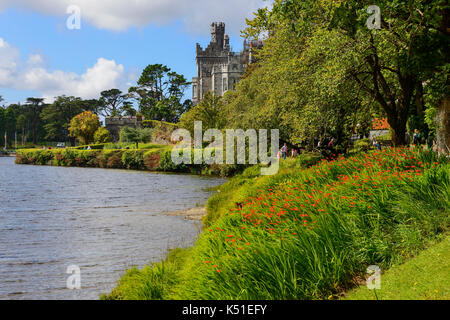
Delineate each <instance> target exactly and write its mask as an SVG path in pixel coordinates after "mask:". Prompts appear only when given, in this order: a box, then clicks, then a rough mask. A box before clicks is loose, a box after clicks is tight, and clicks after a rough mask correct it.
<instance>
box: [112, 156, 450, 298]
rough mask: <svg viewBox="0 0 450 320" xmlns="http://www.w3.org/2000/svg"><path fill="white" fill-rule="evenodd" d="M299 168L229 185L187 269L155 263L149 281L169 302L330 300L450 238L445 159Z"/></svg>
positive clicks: (368, 159)
mask: <svg viewBox="0 0 450 320" xmlns="http://www.w3.org/2000/svg"><path fill="white" fill-rule="evenodd" d="M298 161H299V160H289V161H282V166H281V168H280V171H279V173H278V174H277V175H275V176H269V177H258V170H257V169H258V168H257V167H254V168H250V169H247V170H246V171H245V172H244V173H243V174H242V175H239V176H238V177H235V178H233V179H231V180H230V181H229V182H228V183H227V184H225V185H224V186H223V187H222V188H221V189H220V191H221V192H219V193H218V195H216V196H214V197H212V198H211V199H210V201H209V202H208V217H207V218H206V220H205V226H206V229H205V230H204V232H203V233H202V234H201V235H200V237H199V239H198V241H197V242H196V245H195V246H194V247H193V248H192V249H191V251H189V254H188V255H186V256H185V258H184V263H183V264H181V265H179V267H177V268H175V269H171V270H170V271H167V270H166V269H161V266H162V264H157V265H156V266H153V267H152V268H151V270H152V271H151V272H150V271H145V272H146V273H145V274H146V276H145V277H146V279H147V280H145V281H147V282H148V283H155V285H156V284H158V283H161V282H158V281H159V280H157V279H160V278H164V279H167V280H166V281H165V282H164V283H163V284H162V287H160V288H162V289H161V290H162V291H163V293H162V294H161V296H163V297H164V298H165V299H171V298H174V299H324V298H327V297H329V296H330V295H331V296H333V295H337V294H339V293H341V292H343V291H345V290H347V289H349V288H351V287H353V286H355V284H356V279H357V278H360V277H361V276H363V275H364V273H365V270H366V268H367V266H369V265H373V264H376V265H378V266H380V267H381V268H382V269H383V270H386V269H388V268H389V267H390V266H391V265H393V264H398V263H401V262H403V261H405V260H406V259H407V258H408V257H410V256H412V255H414V254H416V253H417V252H419V251H420V250H422V249H424V247H425V246H426V243H427V242H428V241H430V240H431V239H433V238H436V237H439V236H440V235H441V234H444V233H446V232H447V231H448V227H449V212H450V199H449V197H450V183H449V181H450V174H449V172H450V170H449V169H450V165H449V164H448V162H447V160H446V159H445V158H438V157H437V156H436V154H434V153H419V152H416V151H410V150H408V149H405V148H397V149H394V148H386V149H384V150H383V151H373V152H370V153H364V154H360V155H357V156H352V157H349V158H344V157H341V156H339V157H337V158H336V159H332V160H331V161H322V162H320V163H318V164H316V165H314V166H312V167H310V168H309V169H300V168H299V162H298ZM154 273H156V274H158V277H159V278H158V277H155V274H154ZM168 279H170V281H169V280H168ZM169 282H170V283H169ZM132 283H134V284H132ZM139 283H141V282H140V281H134V282H133V281H127V280H125V278H124V279H123V282H121V283H120V284H119V286H118V288H117V289H116V291H115V292H120V293H121V294H120V295H117V296H115V297H120V298H130V297H134V296H133V295H132V294H133V292H134V290H137V291H139V290H140V289H133V288H141V285H140V284H139ZM122 288H124V289H122ZM149 290H150V289H149ZM140 296H146V297H150V296H152V294H150V293H148V294H147V295H143V294H140Z"/></svg>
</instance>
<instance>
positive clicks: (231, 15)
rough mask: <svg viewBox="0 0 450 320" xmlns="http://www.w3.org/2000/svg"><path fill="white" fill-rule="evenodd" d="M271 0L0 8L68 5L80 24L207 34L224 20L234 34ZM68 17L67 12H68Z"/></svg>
mask: <svg viewBox="0 0 450 320" xmlns="http://www.w3.org/2000/svg"><path fill="white" fill-rule="evenodd" d="M269 2H272V1H267V2H266V1H264V0H95V1H94V0H0V10H1V9H5V8H9V7H15V8H22V9H26V10H31V11H36V12H39V13H43V14H50V15H54V16H65V15H67V14H66V10H67V8H68V7H69V6H70V5H77V6H79V7H80V9H81V23H82V25H83V23H84V22H88V23H90V24H92V25H94V26H96V27H97V28H100V29H108V30H114V31H123V30H126V29H128V28H130V27H144V26H147V25H148V24H157V25H164V24H168V23H172V22H176V21H181V22H182V23H183V25H184V27H185V28H186V30H187V31H188V32H191V33H207V32H208V26H209V24H210V23H211V22H213V21H224V22H225V23H226V24H227V30H228V32H229V33H230V34H237V33H238V32H239V30H241V29H242V28H243V27H244V25H245V18H248V17H251V15H252V13H253V12H255V11H256V9H258V8H260V7H264V6H266V5H268V4H269ZM67 16H68V15H67Z"/></svg>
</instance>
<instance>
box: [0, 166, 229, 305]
mask: <svg viewBox="0 0 450 320" xmlns="http://www.w3.org/2000/svg"><path fill="white" fill-rule="evenodd" d="M224 182H225V180H223V179H218V178H210V177H198V176H190V175H174V174H155V173H149V172H143V171H128V170H107V169H93V168H62V167H46V166H27V165H15V164H14V159H13V158H1V157H0V299H98V297H99V295H100V294H101V293H109V292H110V290H111V289H112V288H114V286H115V285H116V282H117V280H118V279H119V278H120V276H121V275H122V274H123V273H124V271H125V270H126V269H127V268H130V267H132V266H137V267H143V266H144V265H146V264H148V263H149V262H156V261H160V260H162V259H164V257H165V255H166V254H167V249H169V248H175V247H185V246H189V245H191V244H192V243H193V241H194V239H195V237H196V236H197V234H198V232H199V226H198V222H197V225H196V224H195V223H194V222H193V221H187V220H185V219H184V218H183V217H175V216H166V215H164V212H166V211H176V210H183V209H188V208H192V207H195V206H197V205H201V204H204V203H205V202H206V200H207V199H208V197H209V196H210V195H211V193H212V191H210V190H208V187H212V186H217V185H220V184H223V183H224ZM70 265H76V266H78V267H79V268H80V271H81V289H79V290H77V289H75V290H70V289H67V284H66V282H67V279H68V277H69V276H70V274H67V273H66V272H67V267H68V266H70Z"/></svg>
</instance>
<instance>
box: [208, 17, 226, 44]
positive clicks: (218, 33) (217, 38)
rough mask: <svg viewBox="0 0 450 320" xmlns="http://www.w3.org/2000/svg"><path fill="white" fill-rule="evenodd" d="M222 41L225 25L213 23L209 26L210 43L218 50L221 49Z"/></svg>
mask: <svg viewBox="0 0 450 320" xmlns="http://www.w3.org/2000/svg"><path fill="white" fill-rule="evenodd" d="M224 39H225V23H223V22H213V23H212V24H211V43H212V44H215V45H216V46H217V48H218V49H223V44H224V43H223V41H224Z"/></svg>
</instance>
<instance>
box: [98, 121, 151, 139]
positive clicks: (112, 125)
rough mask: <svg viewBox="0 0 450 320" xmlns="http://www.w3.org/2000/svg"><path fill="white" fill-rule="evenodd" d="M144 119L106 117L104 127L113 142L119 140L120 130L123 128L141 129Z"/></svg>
mask: <svg viewBox="0 0 450 320" xmlns="http://www.w3.org/2000/svg"><path fill="white" fill-rule="evenodd" d="M143 120H145V118H144V117H136V116H134V117H107V118H105V127H106V129H108V131H109V134H110V136H111V140H112V141H113V142H117V141H119V140H120V129H122V128H123V127H131V128H141V127H142V121H143Z"/></svg>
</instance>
